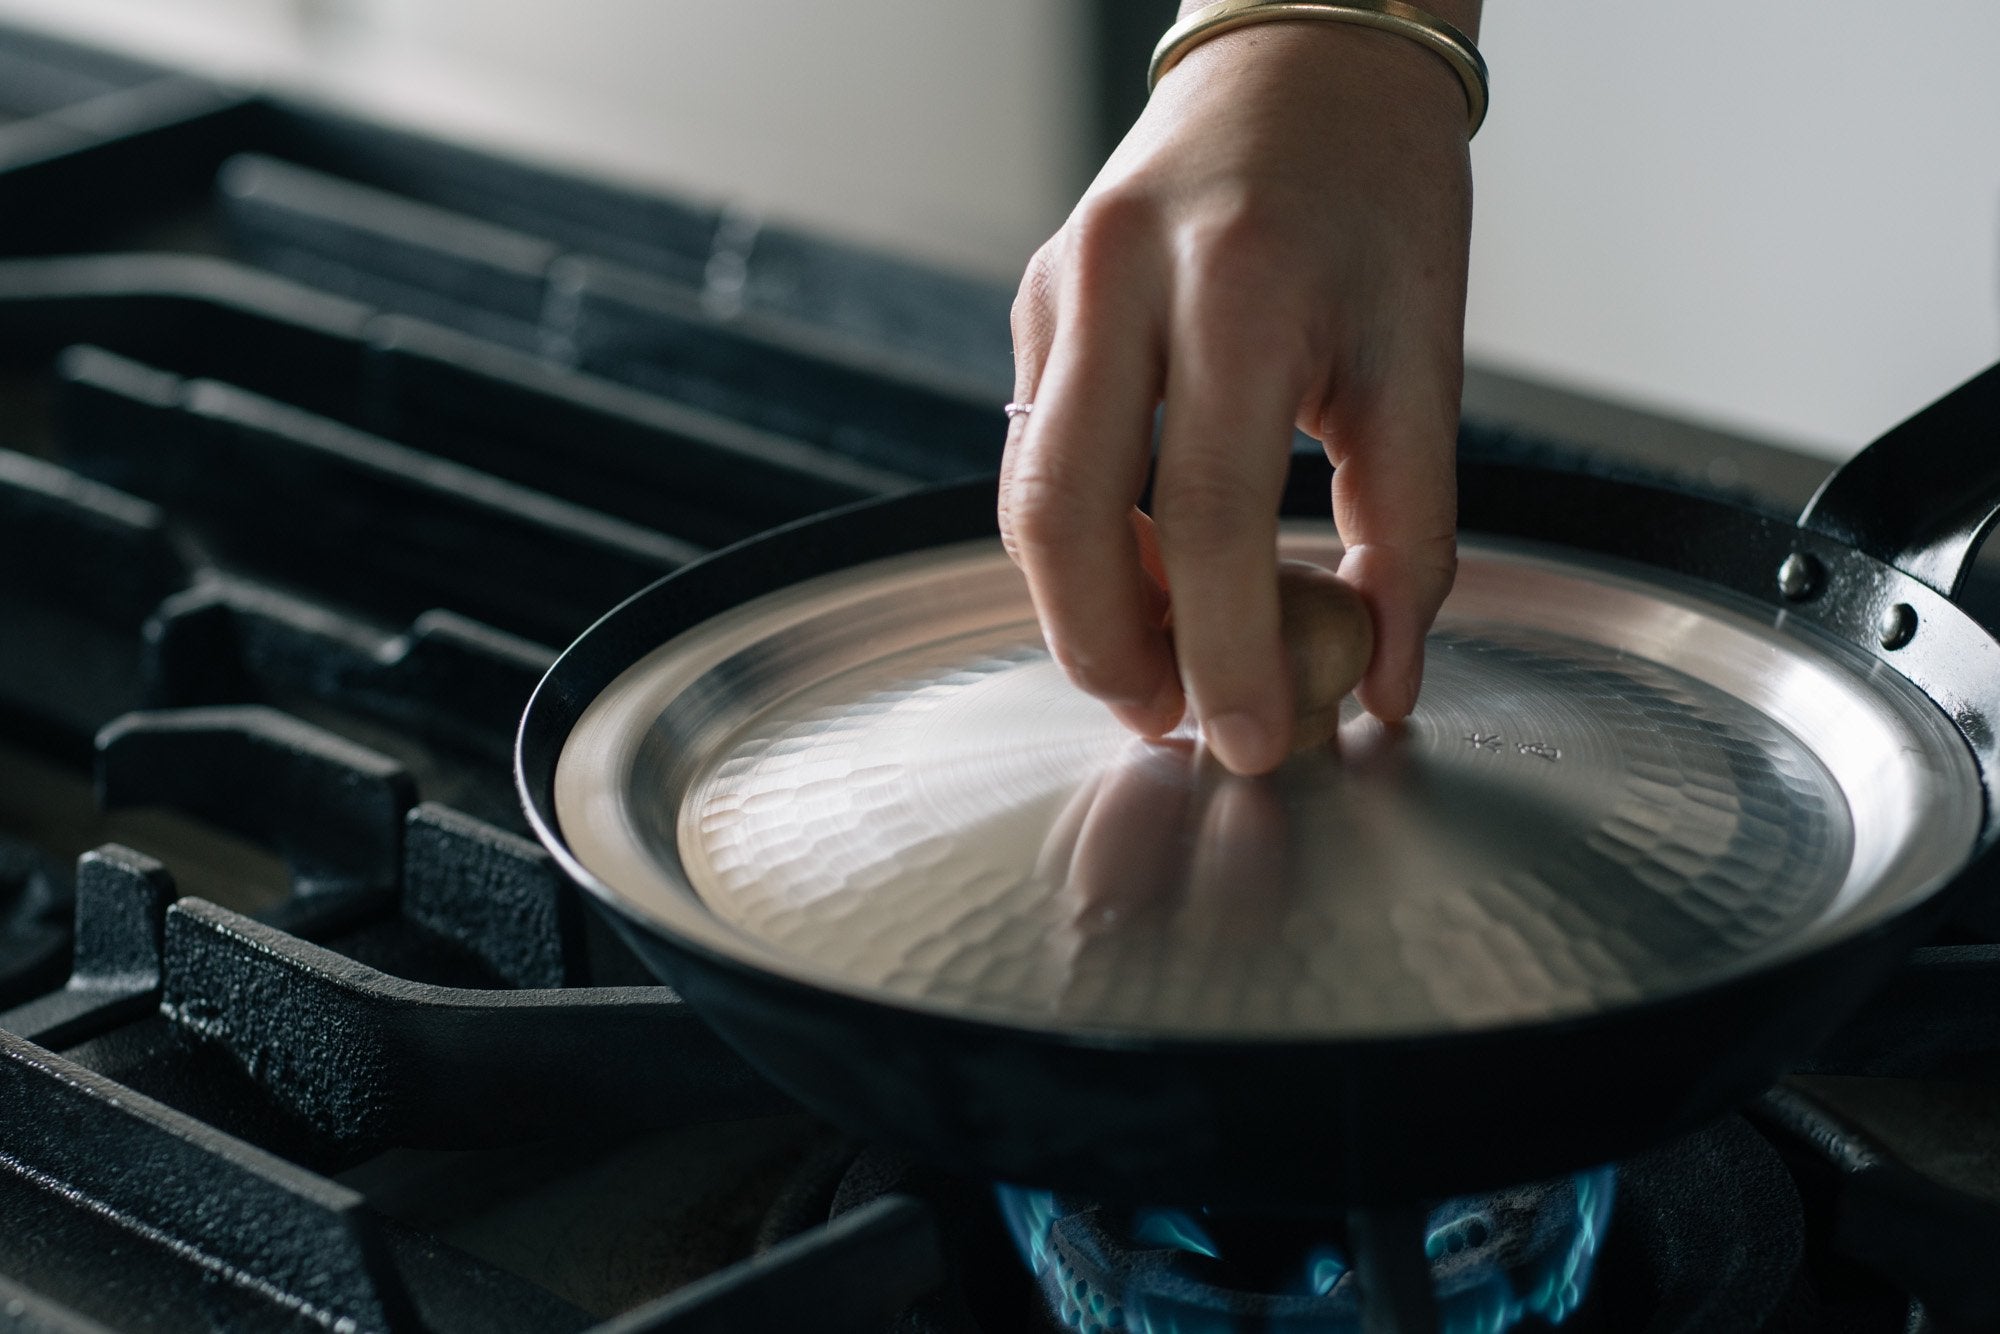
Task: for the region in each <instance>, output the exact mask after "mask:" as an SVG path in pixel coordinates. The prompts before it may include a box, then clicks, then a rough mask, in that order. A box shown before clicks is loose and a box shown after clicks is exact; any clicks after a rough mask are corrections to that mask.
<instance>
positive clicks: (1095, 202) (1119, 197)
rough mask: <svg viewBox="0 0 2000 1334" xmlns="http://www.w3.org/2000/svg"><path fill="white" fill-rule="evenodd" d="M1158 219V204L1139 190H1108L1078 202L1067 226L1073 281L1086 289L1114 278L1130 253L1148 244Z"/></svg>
mask: <svg viewBox="0 0 2000 1334" xmlns="http://www.w3.org/2000/svg"><path fill="white" fill-rule="evenodd" d="M1158 220H1159V208H1158V205H1157V204H1155V203H1154V201H1153V200H1152V199H1151V198H1150V197H1148V196H1147V195H1145V194H1142V193H1139V192H1136V191H1130V190H1107V191H1105V192H1103V193H1101V194H1096V195H1092V196H1091V197H1089V198H1088V199H1086V200H1084V201H1083V202H1082V203H1081V204H1079V205H1077V209H1076V212H1075V213H1074V214H1072V215H1071V216H1070V220H1069V225H1068V227H1067V228H1066V230H1067V232H1068V245H1067V252H1068V259H1069V261H1070V265H1071V268H1072V270H1073V273H1072V275H1071V276H1072V279H1073V281H1074V282H1076V284H1077V285H1078V286H1079V287H1080V288H1081V289H1083V290H1084V291H1085V292H1090V291H1093V290H1095V289H1097V288H1098V287H1099V286H1100V285H1101V284H1105V283H1110V282H1115V281H1116V275H1117V274H1118V273H1119V272H1120V271H1122V269H1123V268H1124V266H1125V265H1126V264H1127V263H1128V262H1129V260H1130V258H1131V256H1132V255H1133V254H1134V253H1135V252H1136V251H1138V250H1139V249H1141V248H1142V247H1143V246H1145V245H1146V244H1147V242H1148V238H1150V237H1151V236H1152V235H1153V233H1154V232H1155V230H1156V228H1157V226H1158Z"/></svg>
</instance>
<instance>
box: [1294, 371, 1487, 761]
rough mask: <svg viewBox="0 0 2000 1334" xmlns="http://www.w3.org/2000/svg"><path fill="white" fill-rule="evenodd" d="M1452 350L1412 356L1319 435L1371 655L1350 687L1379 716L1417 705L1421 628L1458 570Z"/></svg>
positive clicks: (1391, 718) (1344, 572) (1391, 716)
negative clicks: (1369, 629) (1367, 620)
mask: <svg viewBox="0 0 2000 1334" xmlns="http://www.w3.org/2000/svg"><path fill="white" fill-rule="evenodd" d="M1460 376H1461V371H1460V369H1459V363H1458V361H1457V358H1456V356H1455V355H1451V354H1446V355H1443V356H1440V357H1438V358H1435V359H1432V360H1431V364H1430V367H1429V369H1428V372H1426V371H1425V369H1424V368H1423V367H1422V365H1421V364H1420V363H1418V362H1416V360H1415V359H1412V360H1411V361H1410V362H1407V363H1405V364H1404V366H1403V367H1402V368H1401V371H1400V374H1399V378H1398V379H1397V381H1396V382H1394V383H1393V384H1391V385H1389V386H1387V387H1386V388H1385V389H1384V390H1383V391H1382V392H1380V393H1378V394H1374V395H1370V396H1368V398H1367V400H1366V401H1365V402H1364V403H1362V404H1360V405H1359V409H1360V410H1359V411H1353V410H1349V411H1346V412H1343V414H1342V417H1343V420H1342V425H1341V428H1340V429H1339V430H1338V431H1336V432H1335V433H1333V434H1332V435H1331V436H1330V438H1329V440H1328V446H1327V449H1328V453H1329V454H1330V455H1332V456H1333V460H1334V464H1335V471H1334V476H1333V515H1334V522H1335V523H1336V524H1337V525H1338V527H1339V528H1340V535H1341V540H1342V542H1343V543H1344V544H1345V545H1346V547H1347V554H1346V555H1345V556H1344V557H1343V558H1342V560H1341V563H1340V577H1341V578H1342V579H1344V580H1346V581H1347V582H1348V583H1350V584H1352V585H1353V586H1354V588H1355V590H1356V591H1357V592H1359V593H1360V594H1361V597H1362V599H1363V600H1364V601H1365V602H1366V603H1367V604H1368V610H1369V613H1370V615H1371V616H1372V618H1373V620H1374V625H1375V654H1374V657H1373V658H1372V659H1371V660H1370V662H1369V664H1368V670H1367V673H1366V674H1365V675H1364V676H1363V677H1362V679H1361V684H1360V685H1359V686H1358V687H1357V688H1356V690H1355V694H1356V695H1357V696H1358V697H1359V698H1360V700H1361V703H1362V705H1363V707H1365V708H1366V709H1367V710H1368V711H1369V712H1370V713H1372V714H1374V715H1375V716H1376V717H1377V718H1380V719H1382V720H1383V721H1384V722H1398V721H1400V720H1401V719H1403V718H1405V717H1408V716H1409V713H1410V711H1411V710H1412V709H1413V708H1415V707H1416V703H1417V689H1418V685H1419V683H1420V681H1421V679H1422V676H1423V665H1424V636H1425V635H1426V634H1427V633H1429V631H1430V627H1431V621H1432V620H1433V619H1435V618H1436V616H1437V611H1438V607H1439V606H1440V605H1441V604H1442V603H1443V602H1444V598H1445V594H1446V593H1448V592H1450V591H1451V581H1452V576H1453V574H1454V573H1455V572H1456V570H1457V543H1456V540H1455V538H1454V533H1455V531H1456V528H1457V519H1458V490H1457V484H1456V481H1455V478H1454V468H1455V464H1456V461H1457V453H1456V450H1457V428H1458V389H1459V382H1460Z"/></svg>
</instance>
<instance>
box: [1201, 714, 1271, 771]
mask: <svg viewBox="0 0 2000 1334" xmlns="http://www.w3.org/2000/svg"><path fill="white" fill-rule="evenodd" d="M1201 733H1202V739H1203V740H1205V741H1207V742H1208V748H1209V749H1210V750H1212V751H1214V752H1215V757H1216V758H1217V759H1219V760H1221V761H1222V763H1223V765H1224V766H1225V767H1226V768H1228V769H1229V770H1230V772H1232V773H1239V774H1261V773H1266V772H1268V771H1270V770H1272V769H1275V768H1277V767H1278V761H1280V760H1282V759H1283V758H1284V756H1283V755H1280V754H1277V753H1276V751H1277V743H1276V738H1275V737H1274V736H1272V734H1271V729H1270V728H1268V727H1266V726H1265V725H1264V724H1263V723H1262V722H1261V721H1259V720H1258V719H1257V718H1256V717H1255V716H1254V715H1252V714H1248V713H1242V712H1232V713H1219V714H1217V715H1216V716H1215V717H1213V718H1204V719H1202V723H1201Z"/></svg>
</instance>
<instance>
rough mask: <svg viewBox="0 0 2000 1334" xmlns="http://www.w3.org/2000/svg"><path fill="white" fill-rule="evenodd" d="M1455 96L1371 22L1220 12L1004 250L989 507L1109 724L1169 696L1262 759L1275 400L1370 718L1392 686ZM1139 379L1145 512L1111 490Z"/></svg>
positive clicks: (1166, 706)
mask: <svg viewBox="0 0 2000 1334" xmlns="http://www.w3.org/2000/svg"><path fill="white" fill-rule="evenodd" d="M1433 8H1434V9H1437V10H1439V11H1440V12H1441V14H1442V16H1443V17H1445V18H1447V19H1449V20H1451V21H1453V22H1456V23H1459V26H1460V27H1462V28H1465V29H1467V30H1468V31H1469V30H1470V27H1471V22H1470V20H1472V19H1473V18H1475V17H1476V15H1474V14H1472V13H1470V12H1468V11H1470V10H1471V9H1473V8H1475V6H1470V5H1463V4H1461V5H1458V6H1457V7H1456V10H1455V12H1454V7H1452V6H1448V5H1438V4H1433ZM1461 20H1465V21H1463V22H1461ZM1465 112H1466V105H1465V98H1464V93H1463V91H1462V89H1461V88H1460V86H1459V83H1458V81H1457V79H1456V78H1455V77H1454V75H1453V73H1452V71H1451V70H1450V68H1449V67H1448V66H1447V65H1446V64H1445V63H1444V62H1443V61H1441V60H1439V59H1438V58H1437V57H1436V56H1435V55H1434V54H1432V53H1430V52H1428V51H1425V50H1424V49H1423V48H1422V47H1420V46H1418V45H1417V44H1416V43H1414V42H1412V41H1409V40H1408V39H1405V38H1402V37H1399V36H1397V35H1394V34H1390V33H1383V32H1374V31H1368V30H1365V29H1360V28H1356V27H1351V26H1349V25H1341V24H1326V23H1303V22H1279V23H1266V24H1259V25H1256V26H1253V27H1249V28H1244V29H1239V30H1237V31H1235V32H1231V33H1227V34H1224V35H1222V36H1220V37H1216V38H1214V39H1212V40H1209V41H1207V42H1204V43H1203V44H1201V45H1200V46H1198V47H1196V48H1195V49H1193V50H1192V51H1190V52H1189V53H1188V55H1187V56H1186V58H1185V59H1184V60H1182V62H1181V63H1180V64H1179V65H1178V66H1177V67H1176V68H1175V69H1174V70H1173V71H1171V72H1170V73H1169V74H1167V75H1166V76H1165V77H1164V78H1163V79H1162V80H1161V82H1160V85H1159V88H1158V90H1157V91H1156V92H1155V94H1154V96H1153V98H1152V100H1151V102H1150V103H1149V104H1148V106H1147V108H1146V111H1145V113H1144V114H1143V115H1142V116H1141V117H1140V118H1139V121H1138V123H1137V124H1136V125H1135V126H1134V127H1133V129H1132V131H1131V133H1130V134H1129V135H1127V136H1126V139H1125V141H1124V142H1123V143H1122V144H1120V145H1119V147H1118V150H1117V151H1116V152H1115V153H1114V154H1113V155H1112V157H1111V159H1110V161H1109V162H1108V163H1107V164H1106V165H1105V167H1104V170H1103V171H1102V172H1101V173H1100V174H1099V176H1098V178H1097V180H1096V181H1095V182H1094V183H1093V184H1092V186H1091V187H1090V189H1089V191H1088V192H1086V194H1085V195H1084V197H1083V199H1082V201H1081V202H1080V203H1079V204H1078V205H1077V208H1076V210H1075V211H1074V212H1073V213H1072V214H1071V216H1070V218H1069V220H1068V222H1067V223H1065V224H1064V226H1063V228H1062V230H1061V231H1059V232H1058V233H1057V234H1056V235H1055V236H1054V237H1053V238H1052V239H1051V240H1050V241H1049V242H1048V243H1047V244H1046V245H1045V246H1043V247H1042V249H1041V250H1040V251H1039V252H1037V254H1036V256H1035V258H1034V260H1033V261H1032V262H1031V263H1030V265H1029V267H1028V272H1027V275H1026V277H1025V278H1024V279H1023V281H1022V285H1021V291H1020V294H1019V296H1018V297H1017V298H1016V301H1015V306H1014V341H1015V364H1016V390H1015V398H1016V399H1017V400H1020V401H1024V402H1025V401H1032V402H1033V403H1034V411H1033V413H1032V414H1031V415H1028V416H1024V417H1019V418H1016V419H1015V421H1014V422H1013V424H1012V426H1011V429H1010V431H1009V434H1008V445H1007V454H1006V459H1005V462H1004V463H1003V467H1002V475H1001V488H1000V526H1001V532H1002V536H1003V538H1004V540H1005V541H1006V543H1007V548H1008V551H1009V553H1010V554H1011V555H1012V556H1013V557H1014V559H1015V560H1016V562H1017V563H1018V564H1019V565H1020V566H1021V568H1022V570H1023V571H1024V573H1025V574H1026V576H1027V579H1028V584H1029V588H1030V590H1031V592H1032V594H1033V597H1034V601H1035V606H1036V611H1037V613H1038V615H1039V616H1040V618H1041V621H1042V625H1043V629H1044V632H1045V634H1046V637H1047V639H1048V642H1049V647H1050V650H1051V652H1052V653H1053V654H1054V655H1055V657H1056V660H1057V661H1058V662H1059V663H1061V664H1062V666H1063V668H1064V670H1065V671H1067V672H1068V673H1069V675H1070V677H1071V678H1072V679H1073V680H1074V681H1076V683H1077V684H1078V685H1079V686H1081V687H1082V688H1083V689H1085V690H1087V691H1089V692H1090V693H1091V694H1093V695H1096V696H1098V697H1099V698H1101V699H1103V700H1105V701H1106V702H1107V703H1108V704H1109V705H1110V706H1111V708H1112V709H1113V711H1114V712H1115V713H1116V714H1117V716H1118V717H1119V719H1120V720H1121V721H1123V722H1124V723H1125V724H1126V725H1127V726H1129V727H1131V728H1132V729H1133V730H1135V731H1137V732H1140V733H1141V734H1144V735H1148V736H1160V735H1163V734H1165V733H1166V732H1168V731H1170V730H1172V729H1173V727H1174V726H1175V725H1176V724H1177V723H1178V722H1179V720H1180V719H1181V717H1182V716H1183V713H1184V710H1185V709H1186V708H1187V707H1189V706H1191V707H1192V708H1193V711H1194V713H1195V716H1196V718H1197V719H1198V720H1199V721H1200V722H1201V724H1202V728H1203V733H1204V738H1205V740H1206V742H1207V744H1208V746H1209V748H1210V749H1211V750H1213V751H1214V752H1215V754H1216V756H1217V758H1219V759H1220V760H1221V761H1222V762H1223V763H1224V764H1225V765H1226V766H1228V767H1229V768H1230V769H1232V770H1234V771H1236V772H1238V773H1244V774H1251V773H1261V772H1264V771H1266V770H1269V769H1271V768H1274V767H1275V766H1276V765H1277V764H1278V763H1279V762H1280V761H1281V760H1282V759H1283V758H1284V756H1285V754H1286V752H1287V749H1288V746H1289V743H1290V740H1291V736H1292V731H1293V726H1294V717H1293V707H1294V706H1293V691H1292V686H1291V683H1290V680H1289V679H1288V678H1289V674H1288V671H1287V665H1286V656H1285V649H1284V647H1283V645H1282V643H1281V640H1280V629H1279V598H1278V578H1277V507H1278V500H1279V496H1280V493H1281V491H1282V488H1283V483H1284V478H1285V475H1286V471H1287V467H1288V458H1289V453H1290V446H1291V436H1292V428H1293V426H1294V424H1296V425H1297V426H1298V427H1299V428H1300V429H1303V430H1305V431H1306V432H1308V433H1309V434H1311V435H1313V436H1315V437H1316V438H1318V439H1319V440H1321V441H1322V442H1323V443H1324V444H1325V446H1326V449H1327V453H1328V455H1329V457H1330V458H1331V459H1332V460H1333V462H1334V463H1335V465H1336V472H1335V476H1334V483H1333V498H1332V506H1333V514H1334V518H1335V521H1336V523H1337V524H1338V526H1339V528H1340V532H1341V536H1342V539H1343V542H1344V543H1345V546H1346V555H1345V557H1344V558H1343V560H1342V562H1341V566H1340V576H1341V578H1342V579H1344V580H1346V581H1347V582H1348V583H1349V584H1351V585H1352V586H1353V587H1354V589H1355V590H1357V591H1358V592H1359V593H1360V595H1361V597H1362V599H1363V600H1364V601H1365V602H1366V604H1367V607H1368V610H1369V612H1370V616H1371V618H1372V620H1373V623H1374V633H1375V645H1376V647H1375V652H1374V656H1373V658H1372V659H1371V661H1370V662H1369V664H1368V668H1367V672H1366V674H1365V676H1364V677H1363V678H1362V680H1361V683H1360V685H1359V687H1358V689H1357V694H1358V696H1359V698H1360V700H1361V702H1362V704H1363V705H1364V706H1366V707H1367V708H1368V710H1369V711H1370V712H1371V713H1374V714H1375V715H1377V716H1378V717H1380V718H1382V719H1384V720H1387V721H1395V720H1397V719H1400V718H1402V717H1404V716H1405V715H1407V714H1408V713H1409V711H1410V709H1411V708H1412V707H1413V706H1414V704H1415V702H1416V696H1417V689H1418V685H1419V681H1420V677H1421V674H1422V664H1423V637H1424V634H1425V632H1426V631H1427V630H1428V628H1429V626H1430V622H1431V620H1432V618H1433V617H1434V616H1435V615H1436V612H1437V608H1438V606H1439V604H1440V603H1441V602H1442V601H1443V599H1444V595H1445V593H1446V592H1447V591H1448V589H1449V588H1450V585H1451V578H1452V573H1453V569H1454V540H1453V532H1454V528H1455V520H1456V502H1455V492H1454V486H1453V479H1452V472H1453V459H1454V444H1455V436H1456V427H1457V418H1458V396H1459V386H1460V379H1461V375H1462V357H1463V352H1462V344H1463V337H1464V304H1465V268H1466V249H1467V244H1468V236H1469V232H1470V225H1471V184H1470V170H1469V161H1468V156H1467V152H1466V118H1465ZM1162 401H1164V403H1165V413H1164V418H1163V423H1162V429H1161V438H1160V450H1159V462H1158V468H1157V474H1156V477H1155V480H1154V489H1153V500H1154V503H1153V520H1155V521H1157V532H1155V531H1154V525H1153V522H1152V521H1148V520H1147V519H1146V517H1145V516H1143V515H1140V514H1139V513H1138V511H1137V510H1135V509H1134V508H1133V506H1134V503H1135V502H1136V500H1137V498H1138V496H1139V493H1140V491H1141V490H1142V489H1143V487H1144V484H1145V479H1146V473H1147V468H1148V464H1149V459H1150V453H1151V450H1150V446H1151V437H1152V422H1153V411H1154V408H1155V406H1156V405H1158V404H1159V403H1161V402H1162ZM1169 593H1170V594H1171V617H1172V632H1171V637H1170V636H1169V633H1168V630H1167V616H1168V609H1169Z"/></svg>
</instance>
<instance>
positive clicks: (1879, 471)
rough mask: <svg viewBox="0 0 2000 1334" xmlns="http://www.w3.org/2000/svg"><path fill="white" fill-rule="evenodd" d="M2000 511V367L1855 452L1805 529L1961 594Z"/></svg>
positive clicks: (1827, 485) (1816, 500) (1803, 523)
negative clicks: (1966, 577) (1968, 573)
mask: <svg viewBox="0 0 2000 1334" xmlns="http://www.w3.org/2000/svg"><path fill="white" fill-rule="evenodd" d="M1995 519H2000V365H1996V366H1992V367H1989V368H1988V369H1986V370H1984V371H1981V372H1980V373H1979V374H1978V375H1975V376H1973V377H1972V378H1971V379H1970V380H1967V381H1966V382H1965V383H1964V384H1962V385H1960V386H1959V387H1958V388H1956V389H1954V390H1952V391H1951V392H1950V393H1949V394H1946V395H1945V396H1944V397H1943V398H1941V399H1939V400H1938V401H1937V402H1935V403H1933V404H1931V405H1930V406H1929V407H1927V408H1925V409H1924V410H1923V411H1922V412H1919V413H1918V414H1917V415H1916V416H1914V417H1911V418H1910V419H1909V420H1908V421H1906V422H1903V423H1902V424H1901V425H1899V426H1895V427H1892V428H1890V430H1889V431H1888V432H1887V433H1886V434H1884V435H1883V436H1882V437H1881V438H1880V439H1879V440H1877V441H1875V443H1874V444H1872V445H1869V446H1868V447H1867V448H1866V449H1864V450H1862V451H1861V452H1860V453H1859V454H1856V455H1855V456H1854V457H1853V458H1852V459H1849V460H1848V461H1847V463H1846V464H1844V465H1843V466H1842V467H1841V468H1840V470H1839V471H1838V472H1836V473H1834V474H1833V476H1831V477H1829V478H1827V479H1826V481H1825V482H1823V483H1822V484H1821V485H1820V488H1819V491H1818V492H1817V493H1815V494H1814V496H1813V498H1812V499H1811V500H1810V501H1808V502H1806V509H1805V513H1804V514H1802V515H1800V516H1799V527H1801V528H1806V529H1810V530H1811V531H1813V532H1816V533H1821V534H1824V535H1825V536H1827V537H1830V538H1833V539H1834V540H1835V541H1837V542H1844V543H1846V544H1847V545H1848V546H1851V547H1854V548H1856V549H1858V550H1860V551H1864V552H1866V553H1867V554H1869V555H1871V556H1873V557H1875V559H1877V560H1879V561H1882V562H1883V563H1885V564H1888V565H1893V566H1895V567H1896V568H1897V569H1899V570H1901V571H1902V572H1903V573H1904V574H1907V575H1909V576H1910V577H1911V578H1913V579H1916V580H1919V581H1921V582H1923V583H1925V584H1928V585H1930V586H1931V587H1932V588H1934V589H1936V590H1937V591H1938V592H1940V593H1942V594H1944V595H1945V596H1946V597H1948V598H1955V597H1957V596H1958V590H1959V588H1960V587H1961V586H1962V585H1963V584H1964V583H1965V576H1966V572H1967V571H1968V570H1970V569H1971V567H1972V558H1973V557H1974V556H1975V555H1977V554H1978V552H1979V545H1980V543H1981V542H1983V541H1984V540H1985V538H1986V534H1987V532H1988V531H1989V530H1991V529H1992V527H1993V523H1994V520H1995Z"/></svg>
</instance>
